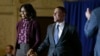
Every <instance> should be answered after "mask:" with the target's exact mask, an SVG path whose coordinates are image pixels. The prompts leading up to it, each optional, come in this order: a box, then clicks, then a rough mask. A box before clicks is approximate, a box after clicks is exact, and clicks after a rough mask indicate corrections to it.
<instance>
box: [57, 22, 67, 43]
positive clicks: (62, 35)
mask: <svg viewBox="0 0 100 56" xmlns="http://www.w3.org/2000/svg"><path fill="white" fill-rule="evenodd" d="M67 30H68V25H67V24H66V23H65V26H64V29H63V31H62V34H61V37H60V39H59V41H58V43H57V44H59V43H60V42H61V40H62V39H63V37H64V36H65V34H66V32H67Z"/></svg>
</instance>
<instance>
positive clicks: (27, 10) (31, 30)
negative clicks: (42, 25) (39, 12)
mask: <svg viewBox="0 0 100 56" xmlns="http://www.w3.org/2000/svg"><path fill="white" fill-rule="evenodd" d="M20 16H21V20H20V21H19V22H18V24H17V41H16V51H15V52H16V56H26V53H27V51H28V50H29V49H32V50H33V51H35V50H36V49H37V47H38V45H39V42H40V30H39V25H38V23H37V21H36V20H35V18H36V11H35V10H34V8H33V7H32V5H31V4H23V5H22V6H21V7H20Z"/></svg>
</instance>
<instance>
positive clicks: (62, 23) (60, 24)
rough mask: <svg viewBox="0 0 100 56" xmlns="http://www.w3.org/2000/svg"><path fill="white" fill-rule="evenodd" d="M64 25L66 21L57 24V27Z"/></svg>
mask: <svg viewBox="0 0 100 56" xmlns="http://www.w3.org/2000/svg"><path fill="white" fill-rule="evenodd" d="M64 24H65V21H63V22H60V23H59V22H57V23H56V25H59V26H64Z"/></svg>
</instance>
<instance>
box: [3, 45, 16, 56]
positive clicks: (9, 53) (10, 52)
mask: <svg viewBox="0 0 100 56" xmlns="http://www.w3.org/2000/svg"><path fill="white" fill-rule="evenodd" d="M13 50H14V47H13V46H12V45H7V46H6V49H5V53H6V54H5V55H4V56H14V55H13Z"/></svg>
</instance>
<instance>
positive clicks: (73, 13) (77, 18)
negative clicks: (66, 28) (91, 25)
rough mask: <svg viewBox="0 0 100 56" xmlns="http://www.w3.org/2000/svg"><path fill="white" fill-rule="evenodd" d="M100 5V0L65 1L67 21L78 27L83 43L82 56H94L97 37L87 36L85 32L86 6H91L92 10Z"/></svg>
mask: <svg viewBox="0 0 100 56" xmlns="http://www.w3.org/2000/svg"><path fill="white" fill-rule="evenodd" d="M99 6H100V1H96V0H93V1H92V0H91V1H83V2H82V1H77V2H67V1H64V7H65V8H66V11H67V14H66V17H65V21H66V22H67V23H69V24H71V25H73V26H75V27H76V29H77V32H78V35H79V39H80V41H81V44H82V56H93V49H94V45H95V37H91V38H87V37H86V36H85V33H84V25H85V22H86V17H85V11H86V8H90V10H91V11H92V10H93V9H94V8H96V7H99Z"/></svg>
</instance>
